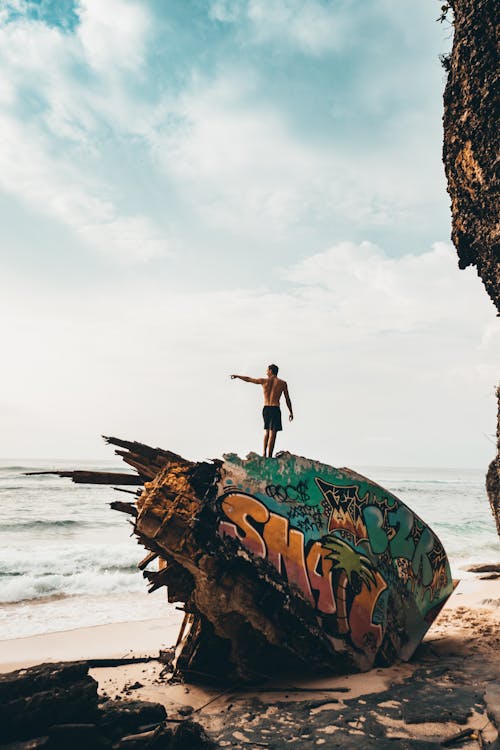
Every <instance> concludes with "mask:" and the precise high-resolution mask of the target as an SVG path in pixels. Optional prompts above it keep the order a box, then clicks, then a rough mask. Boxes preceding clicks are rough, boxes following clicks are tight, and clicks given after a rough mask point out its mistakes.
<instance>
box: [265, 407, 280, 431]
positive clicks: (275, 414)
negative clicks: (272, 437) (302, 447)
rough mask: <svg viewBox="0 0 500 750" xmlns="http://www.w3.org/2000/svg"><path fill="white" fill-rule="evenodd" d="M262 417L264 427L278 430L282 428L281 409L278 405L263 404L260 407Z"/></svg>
mask: <svg viewBox="0 0 500 750" xmlns="http://www.w3.org/2000/svg"><path fill="white" fill-rule="evenodd" d="M262 416H263V417H264V429H265V430H274V431H275V432H279V431H280V430H282V429H283V427H282V426H281V409H280V408H279V406H264V408H263V409H262Z"/></svg>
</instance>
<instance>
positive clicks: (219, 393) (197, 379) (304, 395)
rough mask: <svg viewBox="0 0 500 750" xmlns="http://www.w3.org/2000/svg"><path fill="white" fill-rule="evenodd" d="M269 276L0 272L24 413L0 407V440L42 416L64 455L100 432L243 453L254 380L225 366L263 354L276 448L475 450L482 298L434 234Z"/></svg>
mask: <svg viewBox="0 0 500 750" xmlns="http://www.w3.org/2000/svg"><path fill="white" fill-rule="evenodd" d="M322 256H323V257H322ZM335 260H336V261H337V262H336V263H335V262H334V261H335ZM285 275H286V276H287V278H289V279H291V280H292V281H291V282H290V285H289V286H288V288H287V289H285V290H284V291H282V292H271V291H269V290H268V289H265V288H263V289H253V290H252V289H232V290H225V291H219V292H206V293H196V294H195V293H185V294H181V293H178V292H177V293H176V292H174V291H173V290H172V289H166V288H165V284H164V282H162V283H159V282H158V283H156V282H154V281H153V280H150V281H148V282H145V281H143V280H138V279H135V280H134V281H133V283H132V282H128V283H126V282H120V284H113V285H111V284H109V285H108V284H106V285H104V284H103V285H102V286H100V287H94V288H88V289H86V290H84V291H82V292H79V293H75V291H74V290H68V291H64V290H53V291H52V293H50V294H47V292H46V290H43V291H42V290H39V289H37V288H36V287H33V286H31V287H30V286H29V285H27V284H26V282H25V281H24V280H20V279H12V278H8V277H5V276H4V277H3V278H2V281H1V284H2V288H1V289H0V321H1V323H0V326H1V327H2V328H3V330H2V332H1V337H2V341H3V346H4V347H5V350H6V351H8V352H9V365H8V367H6V368H5V370H4V373H3V379H4V385H3V387H4V390H5V392H8V393H9V394H10V396H11V403H12V404H13V405H14V406H15V407H16V408H17V407H20V406H21V405H22V407H23V409H24V413H21V414H20V415H17V416H16V417H15V418H14V416H12V417H11V418H9V415H8V414H7V415H6V416H5V420H4V421H5V427H4V430H3V431H2V434H1V435H0V454H3V455H8V454H10V455H13V454H16V453H17V454H24V455H26V454H27V453H28V452H31V453H32V454H33V455H35V454H36V453H38V454H39V453H41V452H43V451H44V450H46V451H49V448H44V445H45V440H46V437H45V436H46V425H47V423H49V422H50V423H51V424H52V427H51V431H50V432H51V439H52V441H53V443H54V444H53V446H52V448H51V450H52V452H59V453H60V454H64V455H78V454H80V455H91V454H92V453H93V452H97V451H98V450H99V446H100V443H99V442H98V435H99V434H100V433H101V432H104V433H106V432H111V433H119V434H122V435H124V436H128V437H132V438H135V439H140V440H144V441H145V442H151V443H154V444H160V445H163V446H164V447H167V448H171V449H173V450H177V451H179V452H181V453H184V454H185V455H187V456H192V457H195V458H203V457H207V456H215V455H220V454H221V453H222V452H223V451H224V450H238V451H239V452H240V453H245V452H247V451H248V450H250V449H257V450H258V449H259V443H260V428H261V425H260V417H259V411H260V400H261V396H260V393H259V392H258V389H256V388H255V387H252V386H246V385H245V384H241V383H238V384H235V383H232V382H231V381H230V380H229V378H228V376H229V374H230V373H231V372H234V371H236V372H243V373H246V374H250V375H259V374H260V372H263V370H264V369H265V366H266V365H267V364H268V363H269V361H277V362H278V364H279V365H280V366H281V368H282V374H283V376H284V377H286V378H287V379H288V380H289V383H290V388H291V393H292V398H293V400H294V405H295V411H296V417H297V418H296V421H295V422H294V423H293V425H292V426H290V427H288V429H287V430H286V431H285V433H284V435H283V436H280V441H281V442H280V447H281V448H283V447H287V448H289V449H291V450H293V451H295V452H297V453H300V454H303V455H309V456H311V457H317V458H321V459H324V460H326V461H328V462H329V463H332V464H334V465H335V464H337V465H344V464H346V465H351V466H354V467H355V466H356V465H361V464H381V465H395V464H400V465H426V464H430V465H463V466H470V465H476V466H480V465H481V464H483V465H484V464H485V463H486V462H487V460H488V458H489V457H490V454H491V445H490V443H489V442H488V440H486V439H485V438H484V434H490V433H492V432H493V429H494V421H495V419H494V418H495V402H494V394H493V387H494V385H495V382H494V380H493V379H494V378H495V377H497V375H498V372H499V364H500V363H499V355H498V348H497V346H496V342H495V340H494V338H495V337H494V336H490V338H489V343H488V340H486V338H485V337H484V335H483V334H484V331H485V330H486V329H487V328H488V327H490V326H493V325H495V311H494V308H493V306H492V305H491V303H490V302H489V300H488V299H487V297H486V295H485V294H484V291H483V289H482V287H481V284H480V282H479V280H478V279H477V277H476V276H475V275H474V274H473V273H472V272H470V273H469V272H468V271H466V272H463V271H458V269H457V267H456V260H455V257H454V255H453V253H452V251H451V248H449V247H448V248H447V247H446V246H444V245H441V244H437V245H436V246H435V247H434V248H433V249H432V250H430V251H428V252H427V253H424V254H423V255H422V256H419V257H416V256H406V257H404V258H402V259H400V260H399V261H395V260H392V259H388V258H387V257H386V256H385V255H384V253H383V252H382V251H381V250H379V249H377V248H376V247H375V246H374V245H371V244H370V243H365V244H363V245H362V246H356V245H348V244H347V243H343V244H341V245H339V246H337V247H335V248H331V249H330V250H328V251H326V252H325V253H323V254H321V255H320V256H314V257H312V258H310V259H305V260H304V261H303V262H302V263H301V264H299V265H296V266H295V267H293V268H292V269H289V270H288V271H286V272H285ZM399 285H401V288H400V289H399V288H398V287H399ZM28 443H29V447H27V446H28Z"/></svg>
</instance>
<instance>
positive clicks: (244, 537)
mask: <svg viewBox="0 0 500 750" xmlns="http://www.w3.org/2000/svg"><path fill="white" fill-rule="evenodd" d="M221 508H222V511H223V512H224V513H225V514H226V516H227V517H228V518H229V519H230V520H231V521H233V523H228V522H227V521H221V523H220V524H219V534H222V535H226V536H232V537H233V538H235V539H239V540H240V542H241V543H242V544H243V545H244V546H245V547H246V548H247V550H248V551H249V552H251V553H252V554H253V555H255V556H256V557H265V556H266V545H265V544H264V541H263V539H262V537H261V535H260V534H259V532H258V531H257V529H256V528H255V527H254V526H252V524H251V523H250V519H253V520H254V521H256V522H257V523H266V521H267V520H268V519H269V511H268V509H267V508H266V506H265V505H263V504H262V503H261V502H260V500H257V498H255V497H251V496H250V495H243V494H242V493H238V492H234V493H230V494H229V495H226V496H225V497H224V498H223V500H222V504H221Z"/></svg>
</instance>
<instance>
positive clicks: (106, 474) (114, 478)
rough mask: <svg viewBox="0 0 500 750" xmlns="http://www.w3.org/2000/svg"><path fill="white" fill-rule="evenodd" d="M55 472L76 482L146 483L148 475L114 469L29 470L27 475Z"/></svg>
mask: <svg viewBox="0 0 500 750" xmlns="http://www.w3.org/2000/svg"><path fill="white" fill-rule="evenodd" d="M39 474H55V475H56V476H58V477H62V478H68V479H71V480H72V481H73V482H74V483H75V484H134V485H140V484H144V480H145V479H146V477H142V476H137V475H136V474H119V473H116V472H112V471H82V470H80V469H78V470H75V471H27V472H26V476H27V477H32V476H38V475H39Z"/></svg>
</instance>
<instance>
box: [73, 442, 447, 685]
mask: <svg viewBox="0 0 500 750" xmlns="http://www.w3.org/2000/svg"><path fill="white" fill-rule="evenodd" d="M107 441H108V442H109V443H111V444H113V445H116V446H118V450H117V451H116V453H117V454H118V455H120V456H121V457H122V458H123V460H124V461H125V462H126V463H127V464H129V465H130V466H132V467H134V469H135V470H136V471H137V473H138V475H139V478H140V480H141V481H142V482H143V484H144V489H142V490H140V489H138V490H137V491H135V492H134V491H131V490H123V491H124V492H129V493H131V494H132V495H134V502H129V503H127V502H122V501H115V502H114V503H112V507H113V508H114V509H116V510H119V511H122V512H126V513H127V514H129V515H130V516H131V521H132V524H133V530H134V533H135V534H136V536H137V538H138V541H139V542H140V543H141V544H142V545H143V546H144V547H146V549H147V550H148V555H147V556H146V557H145V558H144V559H143V560H142V561H141V562H140V563H139V567H140V568H141V569H142V570H143V571H144V576H145V577H146V578H147V579H148V580H149V583H150V591H154V590H156V589H158V588H160V587H163V586H166V587H167V593H168V599H169V601H171V602H182V603H183V605H184V606H183V609H184V610H185V618H184V622H183V626H182V629H181V633H180V635H179V639H178V643H177V646H176V652H175V660H174V669H175V670H176V671H177V672H179V673H182V674H184V675H189V677H190V678H191V679H193V678H198V679H209V680H214V679H221V680H224V681H227V680H231V681H238V682H241V681H254V680H260V679H262V678H266V677H270V676H272V675H274V674H275V673H276V671H277V670H279V671H283V670H292V671H294V672H295V673H297V671H299V672H300V673H304V672H305V671H308V672H314V673H318V672H325V671H336V672H345V671H358V670H368V669H370V668H371V667H373V666H374V665H388V664H391V663H392V662H394V661H395V660H397V659H403V660H407V659H409V658H410V657H411V655H412V654H413V652H414V650H415V648H416V647H417V646H418V644H419V643H420V642H421V640H422V638H423V636H424V635H425V633H426V631H427V629H428V628H429V626H430V625H431V623H432V621H433V620H434V619H435V617H436V616H437V614H438V613H439V611H440V610H441V608H442V606H443V604H444V603H445V601H446V599H447V598H448V597H449V595H450V594H451V592H452V590H453V582H452V578H451V573H450V566H449V563H448V560H447V557H446V553H445V551H444V549H443V547H442V545H441V543H440V541H439V539H438V538H437V537H436V535H435V534H434V533H433V532H432V530H431V529H430V528H429V527H428V526H427V525H426V524H425V523H424V521H422V520H421V519H420V518H419V517H418V516H416V515H415V514H414V513H413V511H411V510H410V509H409V508H408V507H407V506H406V505H405V504H404V503H402V502H401V501H400V500H398V498H396V497H395V496H394V495H393V494H392V493H390V492H388V491H387V490H385V489H383V488H382V487H380V486H379V485H377V484H376V483H375V482H372V481H370V480H369V479H367V478H366V477H363V476H361V475H359V474H357V473H356V472H354V471H351V470H349V469H345V468H343V469H335V468H333V467H331V466H327V465H325V464H322V463H318V462H316V461H311V460H309V459H307V458H303V457H299V456H295V455H292V454H289V453H280V454H278V456H277V457H276V458H275V459H264V458H261V457H259V456H257V455H255V454H250V455H249V456H248V458H247V459H246V460H242V459H240V458H238V456H236V455H234V454H231V455H227V456H225V457H224V460H223V461H220V460H214V461H213V462H201V463H194V462H191V461H187V460H185V459H183V458H182V457H180V456H178V455H176V454H174V453H170V452H168V451H163V450H161V449H153V448H150V447H149V446H145V445H142V444H140V443H130V442H127V441H123V440H118V439H117V438H107ZM64 476H68V473H67V472H65V473H64ZM100 476H101V475H99V474H96V475H95V477H94V478H93V479H92V478H91V477H90V474H87V480H86V481H96V482H100V481H102V480H101V479H100V478H99V477H100ZM122 476H123V475H119V474H117V475H116V477H122ZM128 476H130V475H128ZM74 479H75V481H81V477H80V476H79V473H78V472H76V473H75V477H74ZM108 481H110V483H111V481H112V480H110V479H109V478H108ZM123 481H124V482H126V483H129V481H128V480H123ZM120 482H122V479H120V480H118V479H117V483H120ZM157 559H158V560H159V564H158V563H157V562H156V560H157ZM153 566H154V569H153Z"/></svg>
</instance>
